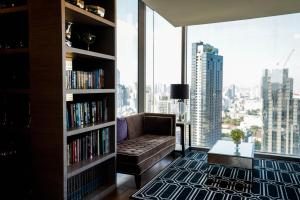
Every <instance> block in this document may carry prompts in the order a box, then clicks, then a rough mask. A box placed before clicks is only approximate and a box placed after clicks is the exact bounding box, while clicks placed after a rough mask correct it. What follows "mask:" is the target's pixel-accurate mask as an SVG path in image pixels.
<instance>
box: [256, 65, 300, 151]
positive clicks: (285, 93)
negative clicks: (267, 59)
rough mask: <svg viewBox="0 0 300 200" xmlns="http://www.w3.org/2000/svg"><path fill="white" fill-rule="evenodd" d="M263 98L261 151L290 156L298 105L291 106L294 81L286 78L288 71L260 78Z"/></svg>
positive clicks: (273, 71) (282, 70) (283, 70)
mask: <svg viewBox="0 0 300 200" xmlns="http://www.w3.org/2000/svg"><path fill="white" fill-rule="evenodd" d="M262 99H263V150H264V151H268V152H274V153H282V154H293V153H294V150H295V149H294V147H295V142H296V141H295V139H296V137H295V136H296V132H297V130H296V129H297V119H296V117H295V116H296V115H297V114H296V112H298V111H297V108H296V104H297V103H298V102H296V101H295V103H293V79H292V78H290V77H288V69H280V70H279V69H277V70H272V71H269V70H267V69H266V70H265V72H264V76H263V78H262ZM294 107H295V108H294Z"/></svg>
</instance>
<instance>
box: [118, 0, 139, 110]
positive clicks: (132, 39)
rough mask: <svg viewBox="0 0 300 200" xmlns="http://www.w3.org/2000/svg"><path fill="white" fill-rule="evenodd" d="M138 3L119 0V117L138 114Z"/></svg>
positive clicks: (134, 0)
mask: <svg viewBox="0 0 300 200" xmlns="http://www.w3.org/2000/svg"><path fill="white" fill-rule="evenodd" d="M137 49H138V1H137V0H130V1H123V0H117V87H118V88H117V89H118V98H117V99H118V102H117V116H126V115H130V114H133V113H136V112H137V69H138V64H137V61H138V52H137Z"/></svg>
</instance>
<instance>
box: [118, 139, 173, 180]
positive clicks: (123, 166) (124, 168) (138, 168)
mask: <svg viewBox="0 0 300 200" xmlns="http://www.w3.org/2000/svg"><path fill="white" fill-rule="evenodd" d="M174 149H175V144H173V145H170V146H167V147H164V148H163V149H162V150H160V151H158V152H155V154H154V155H151V157H149V158H147V159H145V160H144V161H142V162H140V163H139V164H131V163H129V162H119V161H118V163H117V171H118V172H120V173H125V174H133V175H140V174H142V173H143V172H145V171H146V170H147V169H149V168H150V167H152V166H153V165H154V164H155V163H157V162H158V161H160V160H161V159H163V158H164V157H166V156H167V155H168V154H170V153H171V152H172V151H174Z"/></svg>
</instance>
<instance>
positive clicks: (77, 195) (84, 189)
mask: <svg viewBox="0 0 300 200" xmlns="http://www.w3.org/2000/svg"><path fill="white" fill-rule="evenodd" d="M102 171H103V169H102V166H101V165H100V166H96V167H94V168H91V169H89V170H87V171H84V172H82V173H80V174H78V175H76V176H74V177H71V178H70V179H68V184H67V190H68V196H67V199H68V200H73V199H76V200H78V199H83V198H84V197H85V196H86V195H87V194H89V193H91V192H93V191H94V190H95V189H96V188H98V187H100V186H101V185H104V177H103V174H101V172H102ZM102 173H103V172H102Z"/></svg>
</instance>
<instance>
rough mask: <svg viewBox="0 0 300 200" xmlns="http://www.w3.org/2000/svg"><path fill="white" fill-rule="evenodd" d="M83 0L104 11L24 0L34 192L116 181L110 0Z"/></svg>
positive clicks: (98, 193)
mask: <svg viewBox="0 0 300 200" xmlns="http://www.w3.org/2000/svg"><path fill="white" fill-rule="evenodd" d="M85 4H92V5H98V6H101V7H102V8H105V16H104V17H100V16H97V15H95V14H93V13H91V12H88V11H86V10H84V9H81V8H79V7H77V6H76V5H73V4H71V3H68V2H65V1H63V0H61V1H57V0H56V1H48V0H30V3H29V5H28V10H29V12H30V16H29V21H30V23H29V24H30V42H29V43H30V48H29V52H30V63H31V96H32V97H31V109H32V112H31V115H32V122H31V124H32V125H31V134H32V149H33V171H34V173H35V175H34V177H36V179H35V180H34V184H33V195H34V196H36V197H38V198H40V199H99V198H101V197H103V196H104V195H106V194H107V193H109V192H110V191H112V190H113V189H115V187H116V136H115V135H116V116H115V112H116V111H115V107H116V86H115V84H116V83H115V82H116V77H115V73H116V69H115V60H116V55H115V45H116V39H115V33H116V25H115V7H116V6H115V0H103V1H96V0H86V1H85ZM69 22H71V23H72V26H71V28H72V29H71V43H72V45H71V46H68V45H67V44H66V38H65V30H66V28H67V25H68V23H69ZM91 34H92V35H93V36H95V38H96V39H95V41H93V42H92V43H91V44H89V45H88V44H87V42H86V38H88V39H89V37H86V36H87V35H88V36H90V35H91ZM70 63H71V64H70ZM50 163H51V164H50Z"/></svg>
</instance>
